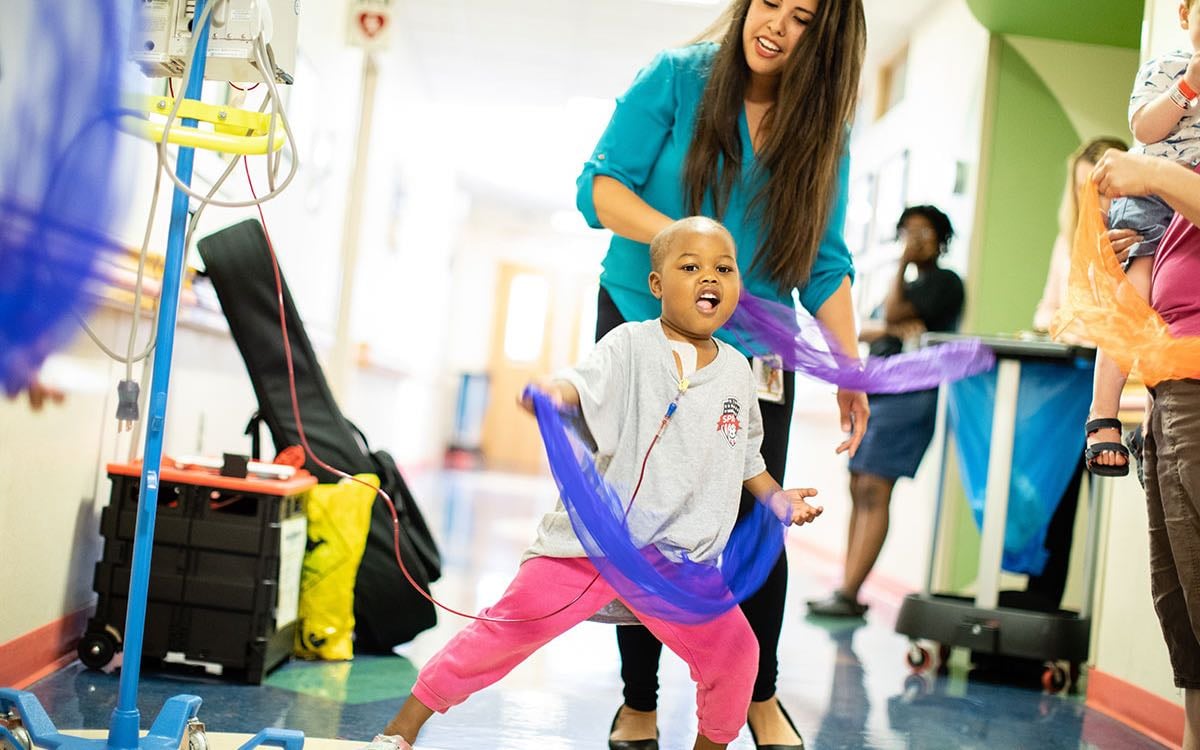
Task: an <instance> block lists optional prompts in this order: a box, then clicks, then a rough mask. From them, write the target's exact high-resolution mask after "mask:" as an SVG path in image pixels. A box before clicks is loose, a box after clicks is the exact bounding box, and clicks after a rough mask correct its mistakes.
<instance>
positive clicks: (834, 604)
mask: <svg viewBox="0 0 1200 750" xmlns="http://www.w3.org/2000/svg"><path fill="white" fill-rule="evenodd" d="M808 611H809V613H810V614H814V615H817V616H818V617H862V616H863V615H865V614H866V613H867V605H865V604H862V603H860V602H859V601H857V600H856V599H851V598H850V597H848V596H846V595H845V594H843V593H842V592H841V591H835V592H833V593H832V594H830V595H829V596H828V597H826V598H825V599H813V600H812V601H810V602H809V603H808Z"/></svg>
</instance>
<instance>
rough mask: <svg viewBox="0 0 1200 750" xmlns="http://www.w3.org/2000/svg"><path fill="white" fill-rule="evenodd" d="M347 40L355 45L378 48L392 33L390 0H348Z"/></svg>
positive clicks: (383, 44)
mask: <svg viewBox="0 0 1200 750" xmlns="http://www.w3.org/2000/svg"><path fill="white" fill-rule="evenodd" d="M347 5H348V8H349V12H350V17H349V19H348V20H347V25H346V26H347V28H346V32H347V41H348V42H349V43H350V44H351V45H353V46H355V47H366V48H367V49H380V48H382V47H386V46H387V44H388V41H389V40H390V38H391V35H392V23H393V15H392V10H393V7H392V6H393V2H392V0H348V3H347Z"/></svg>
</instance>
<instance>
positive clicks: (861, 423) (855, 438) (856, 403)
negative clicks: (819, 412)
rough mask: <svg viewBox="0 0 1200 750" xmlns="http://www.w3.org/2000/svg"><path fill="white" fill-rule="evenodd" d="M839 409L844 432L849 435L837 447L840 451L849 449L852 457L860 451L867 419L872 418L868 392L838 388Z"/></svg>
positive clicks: (844, 451)
mask: <svg viewBox="0 0 1200 750" xmlns="http://www.w3.org/2000/svg"><path fill="white" fill-rule="evenodd" d="M837 402H838V411H839V412H841V419H842V432H844V433H847V434H848V435H849V437H848V438H846V439H845V440H843V441H842V444H841V445H839V446H838V447H837V452H838V453H846V452H847V451H849V453H850V457H851V458H853V457H854V454H855V453H857V452H858V445H859V443H861V442H862V439H863V435H866V434H867V420H869V419H870V418H871V407H870V406H868V405H867V394H865V393H863V392H862V391H850V390H846V389H845V388H838V391H837Z"/></svg>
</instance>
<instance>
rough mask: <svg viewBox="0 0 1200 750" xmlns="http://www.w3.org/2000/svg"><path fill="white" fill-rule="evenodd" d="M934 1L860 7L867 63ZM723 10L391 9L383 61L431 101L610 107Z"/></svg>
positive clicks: (461, 0) (511, 5)
mask: <svg viewBox="0 0 1200 750" xmlns="http://www.w3.org/2000/svg"><path fill="white" fill-rule="evenodd" d="M939 1H940V0H864V6H865V9H866V15H867V23H868V27H869V34H868V38H869V55H871V56H876V55H880V56H886V55H890V54H891V53H892V52H894V51H895V50H896V49H897V48H898V47H899V46H900V45H902V44H903V41H904V39H905V37H906V36H907V29H908V28H909V27H910V26H911V25H912V23H913V22H914V21H915V20H916V19H917V18H919V17H920V16H921V15H922V14H924V13H925V12H926V11H927V10H928V9H929V8H930V7H932V6H933V5H936V4H937V2H939ZM723 7H724V3H723V2H721V1H720V0H718V2H705V0H690V1H689V0H674V1H668V0H573V1H570V2H563V0H454V2H441V1H439V2H428V1H425V2H417V1H416V0H401V2H400V3H399V4H398V6H397V10H396V15H397V22H398V23H397V32H396V34H397V35H396V38H395V41H394V42H393V53H392V54H393V55H395V56H398V61H400V62H402V64H404V65H406V66H409V67H410V68H411V69H412V70H413V71H414V72H415V73H416V75H417V77H418V79H419V81H420V84H421V86H422V88H423V89H424V93H425V95H426V96H428V97H429V98H430V99H431V100H433V101H461V100H468V101H472V102H475V103H512V102H520V103H522V104H525V105H543V104H561V103H563V102H565V101H566V100H567V99H568V98H572V97H596V98H601V99H611V98H613V97H614V96H616V95H617V94H619V93H620V92H621V91H622V90H624V89H625V87H626V86H628V85H629V82H630V81H631V80H632V79H633V75H634V73H635V72H636V71H637V69H638V68H639V67H641V66H642V65H644V64H646V63H647V62H648V61H649V60H650V58H651V57H652V56H653V55H654V53H656V52H657V51H658V50H660V49H662V48H664V47H668V46H673V45H679V44H683V43H686V42H687V41H688V40H689V39H690V38H691V37H692V36H693V35H695V34H696V33H697V32H699V31H700V30H702V29H704V28H705V27H706V26H707V25H708V24H709V23H710V22H711V21H712V20H713V19H714V18H716V16H717V15H719V13H720V11H721V9H722V8H723Z"/></svg>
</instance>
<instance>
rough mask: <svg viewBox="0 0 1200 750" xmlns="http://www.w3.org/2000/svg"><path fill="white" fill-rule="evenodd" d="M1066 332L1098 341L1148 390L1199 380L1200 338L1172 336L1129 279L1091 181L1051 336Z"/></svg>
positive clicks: (1083, 196)
mask: <svg viewBox="0 0 1200 750" xmlns="http://www.w3.org/2000/svg"><path fill="white" fill-rule="evenodd" d="M1197 294H1200V289H1198V290H1197ZM1067 328H1071V330H1072V331H1075V332H1078V333H1079V334H1080V335H1083V336H1085V337H1087V338H1088V339H1090V340H1091V341H1094V342H1095V343H1096V347H1097V348H1099V349H1102V350H1103V351H1104V353H1105V354H1106V355H1108V356H1110V357H1112V359H1113V361H1115V362H1116V363H1117V365H1118V366H1120V368H1121V370H1122V371H1123V372H1125V373H1127V374H1128V373H1135V374H1139V375H1140V376H1141V378H1142V380H1143V381H1144V382H1145V383H1146V385H1149V386H1153V385H1156V384H1158V383H1160V382H1162V381H1164V380H1180V379H1184V378H1196V377H1200V336H1187V337H1178V338H1177V337H1174V336H1172V335H1171V334H1170V332H1169V331H1168V330H1167V324H1166V321H1164V320H1163V319H1162V316H1161V315H1159V314H1158V313H1157V312H1156V311H1155V310H1154V308H1152V307H1150V304H1149V303H1148V302H1147V301H1146V300H1144V299H1142V297H1141V295H1139V294H1138V293H1137V290H1136V289H1134V288H1133V285H1132V284H1130V283H1129V281H1128V279H1126V278H1125V272H1124V270H1122V269H1121V265H1120V263H1118V262H1117V256H1116V253H1115V252H1114V251H1113V247H1112V243H1111V242H1109V240H1108V236H1107V229H1106V227H1105V226H1104V221H1103V219H1102V216H1101V213H1100V195H1099V192H1098V191H1097V189H1096V185H1095V183H1093V182H1088V183H1087V185H1086V186H1085V187H1084V189H1083V190H1082V191H1081V194H1080V206H1079V224H1078V225H1077V226H1076V228H1075V243H1074V246H1073V247H1072V248H1071V270H1070V274H1069V276H1068V281H1067V296H1066V299H1065V300H1064V302H1063V305H1062V306H1061V307H1060V308H1059V310H1058V313H1057V314H1056V315H1055V316H1054V322H1053V323H1052V324H1051V326H1050V333H1051V335H1052V336H1055V337H1057V336H1058V335H1059V334H1060V333H1062V332H1063V331H1064V330H1066V329H1067Z"/></svg>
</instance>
